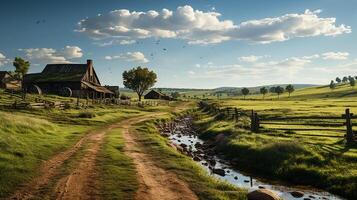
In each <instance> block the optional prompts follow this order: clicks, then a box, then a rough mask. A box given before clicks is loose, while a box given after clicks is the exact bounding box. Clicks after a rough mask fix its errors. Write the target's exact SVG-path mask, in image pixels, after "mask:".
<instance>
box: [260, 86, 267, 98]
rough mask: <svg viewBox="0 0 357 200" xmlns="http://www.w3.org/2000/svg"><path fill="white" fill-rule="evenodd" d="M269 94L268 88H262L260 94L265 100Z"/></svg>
mask: <svg viewBox="0 0 357 200" xmlns="http://www.w3.org/2000/svg"><path fill="white" fill-rule="evenodd" d="M267 93H268V89H267V88H266V87H262V88H260V94H262V95H263V99H264V97H265V95H266V94H267Z"/></svg>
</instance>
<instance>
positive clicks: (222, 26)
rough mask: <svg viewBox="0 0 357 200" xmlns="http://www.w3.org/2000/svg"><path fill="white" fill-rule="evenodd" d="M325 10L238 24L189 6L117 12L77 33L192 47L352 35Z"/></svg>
mask: <svg viewBox="0 0 357 200" xmlns="http://www.w3.org/2000/svg"><path fill="white" fill-rule="evenodd" d="M320 13H321V10H316V11H310V10H306V11H305V12H304V13H302V14H295V13H293V14H286V15H283V16H279V17H274V18H264V19H258V20H249V21H245V22H242V23H239V24H235V23H234V22H233V21H232V20H221V19H220V17H221V13H218V12H215V11H208V12H205V11H200V10H194V9H193V8H192V7H191V6H189V5H186V6H182V7H178V8H177V9H176V10H174V11H172V10H168V9H162V10H161V11H154V10H150V11H147V12H137V11H129V10H126V9H121V10H114V11H111V12H109V13H106V14H103V15H98V16H95V17H91V18H86V19H83V20H81V21H80V22H79V23H78V29H77V30H76V31H78V32H83V33H86V34H87V35H89V37H91V38H94V39H108V38H111V39H119V40H127V41H131V40H137V39H143V38H150V37H155V38H178V39H183V40H187V41H188V42H189V43H190V44H212V43H220V42H223V41H228V40H247V41H251V42H256V43H271V42H277V41H285V40H289V39H292V38H296V37H312V36H336V35H339V34H343V33H350V32H351V27H350V26H346V25H344V24H341V25H336V18H322V17H319V16H318V15H319V14H320Z"/></svg>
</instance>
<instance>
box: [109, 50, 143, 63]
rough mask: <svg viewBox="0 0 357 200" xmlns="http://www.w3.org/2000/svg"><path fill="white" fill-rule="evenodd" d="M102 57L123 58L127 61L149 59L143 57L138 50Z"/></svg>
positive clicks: (110, 58) (141, 61)
mask: <svg viewBox="0 0 357 200" xmlns="http://www.w3.org/2000/svg"><path fill="white" fill-rule="evenodd" d="M104 59H106V60H117V59H119V60H125V61H128V62H140V63H147V62H149V60H148V59H147V58H146V57H145V55H144V54H143V53H141V52H139V51H136V52H126V53H122V54H119V55H116V56H105V57H104Z"/></svg>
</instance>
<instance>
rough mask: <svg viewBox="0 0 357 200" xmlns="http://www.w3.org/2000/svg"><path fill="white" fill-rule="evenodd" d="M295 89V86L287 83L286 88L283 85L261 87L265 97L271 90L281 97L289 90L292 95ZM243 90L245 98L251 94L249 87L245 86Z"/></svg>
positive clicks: (260, 90) (261, 92)
mask: <svg viewBox="0 0 357 200" xmlns="http://www.w3.org/2000/svg"><path fill="white" fill-rule="evenodd" d="M294 91H295V87H294V86H293V85H291V84H289V85H287V86H286V87H285V88H284V87H282V86H273V87H270V88H268V87H265V86H264V87H261V88H260V89H259V92H260V94H262V95H263V99H264V98H265V95H266V94H268V93H269V92H270V93H275V94H277V95H278V99H279V98H280V95H281V94H283V93H284V92H288V93H289V97H290V96H291V93H293V92H294ZM241 92H242V94H243V96H244V99H245V97H246V96H247V95H248V94H249V92H250V91H249V89H248V88H246V87H245V88H242V90H241Z"/></svg>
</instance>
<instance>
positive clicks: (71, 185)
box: [56, 113, 163, 200]
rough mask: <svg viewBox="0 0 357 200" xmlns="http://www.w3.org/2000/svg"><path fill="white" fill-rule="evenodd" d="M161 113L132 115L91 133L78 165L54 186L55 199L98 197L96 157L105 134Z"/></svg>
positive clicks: (71, 199)
mask: <svg viewBox="0 0 357 200" xmlns="http://www.w3.org/2000/svg"><path fill="white" fill-rule="evenodd" d="M162 114H163V113H155V114H149V115H144V116H140V117H133V118H130V119H127V120H124V121H122V122H120V123H117V124H113V125H110V126H109V127H107V128H106V129H105V130H103V131H100V132H97V133H96V134H93V135H91V137H89V140H88V144H89V147H88V148H87V149H86V153H85V154H84V155H83V157H82V158H81V160H80V161H79V164H78V166H77V167H76V168H75V169H74V170H73V171H72V173H71V174H70V175H68V176H67V177H64V178H62V179H61V180H60V181H59V182H58V183H57V187H56V199H58V200H79V199H100V193H99V192H100V188H98V186H99V184H98V179H99V174H98V170H97V169H96V159H97V154H98V152H99V150H100V147H101V145H102V143H103V141H104V140H103V139H104V137H105V134H106V133H107V132H109V131H110V130H112V129H113V128H119V127H124V126H130V125H131V124H135V123H139V122H141V121H144V120H147V119H150V118H153V117H155V116H157V115H162Z"/></svg>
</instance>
